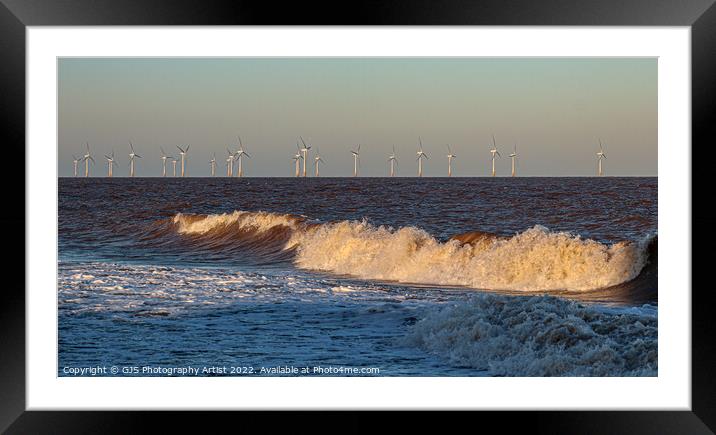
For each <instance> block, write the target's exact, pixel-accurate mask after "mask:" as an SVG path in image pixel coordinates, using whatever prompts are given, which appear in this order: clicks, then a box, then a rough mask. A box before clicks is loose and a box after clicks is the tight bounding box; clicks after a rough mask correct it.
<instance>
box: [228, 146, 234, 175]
mask: <svg viewBox="0 0 716 435" xmlns="http://www.w3.org/2000/svg"><path fill="white" fill-rule="evenodd" d="M226 152H227V153H229V157H227V158H226V176H227V177H231V176H232V175H234V157H235V156H234V153H232V152H231V151H229V149H228V148H226Z"/></svg>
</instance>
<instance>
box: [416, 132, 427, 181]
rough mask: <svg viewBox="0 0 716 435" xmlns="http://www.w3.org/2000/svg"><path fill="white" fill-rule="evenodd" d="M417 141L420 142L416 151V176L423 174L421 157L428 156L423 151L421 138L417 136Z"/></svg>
mask: <svg viewBox="0 0 716 435" xmlns="http://www.w3.org/2000/svg"><path fill="white" fill-rule="evenodd" d="M418 142H419V143H420V150H419V151H418V177H422V176H423V160H422V159H423V158H426V159H427V158H428V155H427V154H425V151H423V140H422V139H421V138H420V137H419V136H418Z"/></svg>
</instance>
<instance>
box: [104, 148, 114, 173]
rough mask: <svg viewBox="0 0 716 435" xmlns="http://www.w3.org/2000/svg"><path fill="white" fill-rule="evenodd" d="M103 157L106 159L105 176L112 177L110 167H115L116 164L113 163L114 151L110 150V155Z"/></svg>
mask: <svg viewBox="0 0 716 435" xmlns="http://www.w3.org/2000/svg"><path fill="white" fill-rule="evenodd" d="M104 157H105V158H106V159H107V176H108V177H111V176H112V166H117V163H116V162H115V161H114V150H112V154H110V155H107V154H105V155H104Z"/></svg>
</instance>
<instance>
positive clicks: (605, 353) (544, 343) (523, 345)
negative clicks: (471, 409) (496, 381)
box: [405, 294, 658, 376]
mask: <svg viewBox="0 0 716 435" xmlns="http://www.w3.org/2000/svg"><path fill="white" fill-rule="evenodd" d="M657 322H658V321H657V316H656V311H655V310H653V312H652V313H649V312H646V310H636V312H635V310H632V311H620V312H609V311H604V310H599V309H598V308H595V307H587V306H583V305H581V304H579V303H577V302H573V301H569V300H564V299H559V298H556V297H553V296H531V297H526V296H520V297H514V296H513V297H509V298H508V297H506V296H502V295H493V294H480V295H476V296H473V297H472V298H470V299H469V300H468V301H463V302H459V303H455V304H451V305H449V306H446V307H438V308H435V309H433V310H432V311H430V312H429V313H428V314H427V315H426V316H425V317H424V318H423V319H422V320H420V321H418V322H416V323H415V324H414V325H413V326H412V328H411V331H410V333H409V334H408V335H407V337H406V338H405V344H407V345H411V346H417V347H419V348H421V349H423V350H426V351H428V352H430V353H434V354H437V355H440V356H442V357H443V358H445V359H447V361H448V363H449V364H451V365H453V366H458V367H470V368H476V369H481V370H487V371H488V372H489V373H490V375H492V376H657V374H658V364H657V363H658V358H657V356H658V352H657V347H658V334H657V330H658V325H657Z"/></svg>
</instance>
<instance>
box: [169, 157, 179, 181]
mask: <svg viewBox="0 0 716 435" xmlns="http://www.w3.org/2000/svg"><path fill="white" fill-rule="evenodd" d="M169 158H170V159H172V176H174V177H176V176H177V159H175V158H174V157H172V156H170V157H169Z"/></svg>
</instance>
